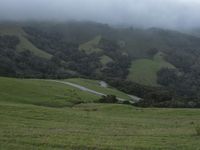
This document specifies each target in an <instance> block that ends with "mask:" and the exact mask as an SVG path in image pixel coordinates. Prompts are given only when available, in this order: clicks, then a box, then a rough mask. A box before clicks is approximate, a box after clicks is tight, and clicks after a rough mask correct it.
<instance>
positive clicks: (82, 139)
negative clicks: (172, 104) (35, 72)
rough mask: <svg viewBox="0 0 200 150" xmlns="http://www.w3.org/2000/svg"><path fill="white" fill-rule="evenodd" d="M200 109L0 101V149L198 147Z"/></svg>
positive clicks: (184, 149) (190, 149)
mask: <svg viewBox="0 0 200 150" xmlns="http://www.w3.org/2000/svg"><path fill="white" fill-rule="evenodd" d="M199 116H200V111H199V110H190V109H188V110H186V109H185V110H184V109H139V108H133V107H131V106H130V107H129V106H122V105H99V104H82V105H77V106H76V107H73V108H67V107H66V108H48V107H39V106H34V105H24V104H21V105H20V104H6V103H0V118H1V122H0V149H15V150H17V149H19V150H23V149H77V150H81V149H82V150H88V149H119V150H123V149H130V150H133V149H137V150H151V149H152V150H158V149H162V150H165V149H166V150H167V149H170V150H173V149H174V150H177V149H180V150H198V149H199V147H200V143H199V140H200V137H198V136H196V135H195V131H194V128H193V125H192V124H193V122H195V123H200V120H199Z"/></svg>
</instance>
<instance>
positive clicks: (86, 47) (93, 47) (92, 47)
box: [79, 36, 102, 54]
mask: <svg viewBox="0 0 200 150" xmlns="http://www.w3.org/2000/svg"><path fill="white" fill-rule="evenodd" d="M100 40H101V36H97V37H95V38H94V39H92V40H91V41H89V42H87V43H84V44H81V45H80V46H79V49H80V50H83V51H85V52H86V53H87V54H90V53H93V52H101V51H102V49H100V48H98V45H99V42H100Z"/></svg>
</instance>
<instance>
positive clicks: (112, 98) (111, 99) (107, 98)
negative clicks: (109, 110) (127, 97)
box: [99, 95, 118, 103]
mask: <svg viewBox="0 0 200 150" xmlns="http://www.w3.org/2000/svg"><path fill="white" fill-rule="evenodd" d="M99 102H100V103H117V102H118V100H117V98H116V96H115V95H107V96H102V98H101V99H99Z"/></svg>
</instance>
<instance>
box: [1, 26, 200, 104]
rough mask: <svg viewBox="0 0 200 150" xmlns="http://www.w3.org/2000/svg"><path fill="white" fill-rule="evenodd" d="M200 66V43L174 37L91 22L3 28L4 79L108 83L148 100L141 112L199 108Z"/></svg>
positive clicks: (158, 31)
mask: <svg viewBox="0 0 200 150" xmlns="http://www.w3.org/2000/svg"><path fill="white" fill-rule="evenodd" d="M199 60H200V38H199V37H197V36H192V35H189V34H183V33H180V32H176V31H170V30H163V29H156V28H151V29H134V28H113V27H110V26H108V25H104V24H97V23H91V22H69V23H24V24H23V23H22V24H19V25H13V24H12V25H7V24H4V25H0V75H1V76H11V77H26V78H28V77H29V78H30V77H31V78H62V79H64V78H69V77H86V78H92V79H98V80H105V81H107V82H109V83H110V84H112V85H113V86H115V87H116V88H118V89H120V90H123V91H125V92H127V93H129V94H134V95H136V96H139V97H142V98H144V102H143V104H141V105H142V106H144V105H145V106H149V105H151V106H160V107H161V106H162V107H199V103H200V102H199V101H200V100H199V99H200V95H199V93H200V88H199V87H200V76H199V70H200V68H199V66H200V65H199V64H200V62H199ZM119 83H120V84H119ZM124 83H127V84H124Z"/></svg>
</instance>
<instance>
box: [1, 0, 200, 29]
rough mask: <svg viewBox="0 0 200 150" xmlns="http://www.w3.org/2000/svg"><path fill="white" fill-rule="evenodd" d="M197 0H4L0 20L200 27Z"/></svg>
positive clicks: (198, 2)
mask: <svg viewBox="0 0 200 150" xmlns="http://www.w3.org/2000/svg"><path fill="white" fill-rule="evenodd" d="M199 8H200V1H198V0H176V1H173V0H148V1H146V0H84V1H83V0H58V1H53V0H35V1H31V0H1V1H0V21H28V20H34V21H62V22H63V21H68V20H76V21H92V22H99V23H106V24H110V25H123V26H135V27H144V28H149V27H159V28H170V29H188V28H198V27H200V16H199V14H200V9H199Z"/></svg>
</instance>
